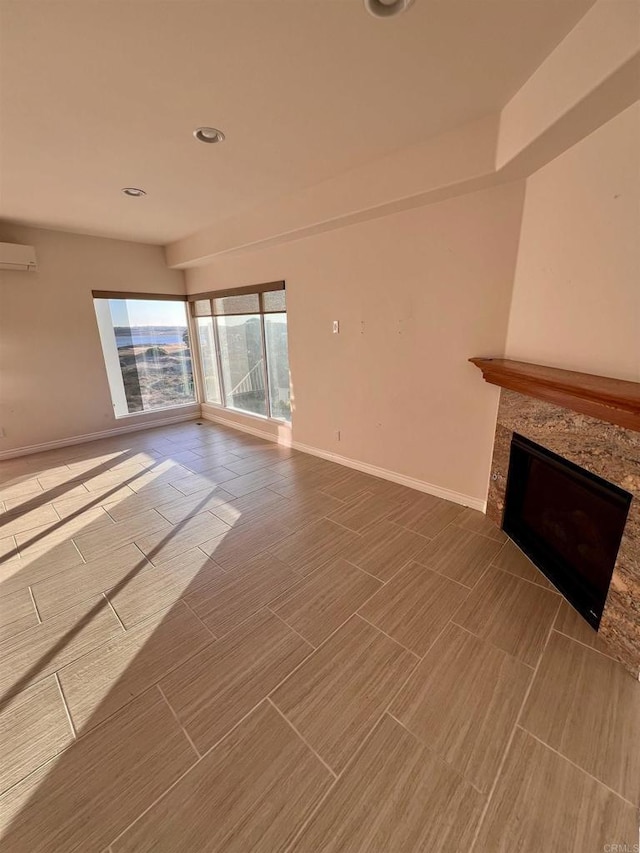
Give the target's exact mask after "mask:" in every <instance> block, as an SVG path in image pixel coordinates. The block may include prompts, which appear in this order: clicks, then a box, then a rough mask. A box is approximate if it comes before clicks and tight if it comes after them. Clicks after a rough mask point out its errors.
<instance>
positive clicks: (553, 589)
mask: <svg viewBox="0 0 640 853" xmlns="http://www.w3.org/2000/svg"><path fill="white" fill-rule="evenodd" d="M505 545H506V542H505ZM494 559H495V557H494ZM488 568H490V569H494V570H495V571H496V572H502V574H503V575H509V576H510V577H512V578H517V579H518V580H519V581H524V583H528V584H529V585H530V586H535V587H537V588H538V589H544V590H545V591H546V592H552V593H553V594H554V595H557V596H559V597H560V598H564V596H563V595H562V593H561V592H560V591H559V590H558V589H557V587H555V586H554V585H553V581H550V580H549V578H548V577H547V576H546V575H543V577H544V578H545V580H547V581H549V583H550V584H551V588H549V587H548V586H543V585H542V584H541V583H536V582H535V581H531V580H529V578H523V577H522V575H516V574H515V573H514V572H510V571H509V569H503V568H502V566H496V565H495V563H493V562H492V563H489V566H488ZM541 574H542V572H541Z"/></svg>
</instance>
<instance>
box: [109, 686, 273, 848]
mask: <svg viewBox="0 0 640 853" xmlns="http://www.w3.org/2000/svg"><path fill="white" fill-rule="evenodd" d="M283 680H284V679H283ZM151 689H153V688H151ZM165 701H167V700H165ZM266 701H267V700H266V698H265V699H261V700H260V702H258V703H257V704H256V705H254V706H253V708H251V709H250V710H249V711H247V713H246V714H244V715H243V716H242V717H241V718H240V719H239V720H238V721H237V722H236V723H235V724H234V725H233V726H231V728H230V729H229V731H228V732H225V733H224V734H223V735H222V737H221V738H218V740H217V741H216V742H215V743H214V744H212V745H211V746H210V747H209V749H207V750H206V752H203V753H202V754H201V756H200V758H198V759H197V760H196V761H195V762H194V763H193V764H192V765H191V766H190V767H188V768H187V769H186V770H185V771H184V773H182V774H181V775H180V776H178V778H177V779H174V781H173V782H172V783H171V784H170V785H169V787H168V788H166V789H165V790H164V791H163V792H162V793H161V794H159V795H158V796H157V797H156V798H155V800H154V801H153V802H152V803H150V804H149V805H148V806H147V807H146V808H145V809H143V810H142V811H141V812H140V814H139V815H137V816H136V817H135V818H134V819H133V820H132V821H131V823H130V824H129V825H128V826H126V827H125V828H124V829H123V830H122V832H120V833H118V835H116V837H115V838H112V839H111V844H110V846H112V845H113V844H115V842H116V841H118V839H120V838H122V836H123V835H124V834H125V833H126V832H128V831H129V830H130V829H131V827H132V826H134V825H135V824H136V823H137V822H138V821H139V820H140V819H141V818H143V817H144V816H145V815H146V814H147V812H149V811H151V809H152V808H154V806H156V805H157V804H158V803H159V802H160V801H161V800H163V799H164V798H165V797H166V796H167V795H168V794H169V793H170V792H171V791H172V790H173V789H174V788H175V787H176V785H179V784H180V782H182V780H183V779H184V778H185V777H186V776H188V775H189V773H191V771H192V770H193V769H194V768H195V767H197V766H198V764H200V762H201V761H203V760H204V759H205V758H206V757H207V756H208V755H209V753H210V752H212V751H213V750H214V749H216V748H217V747H218V746H220V744H221V743H222V741H223V740H225V739H226V738H228V737H229V735H231V733H232V732H234V731H235V730H236V729H237V728H238V726H239V725H240V724H241V723H243V722H244V721H245V720H246V719H247V717H249V716H250V715H251V714H253V712H254V711H255V710H256V708H257V707H258V705H261V704H262V703H263V702H266ZM101 725H102V724H101Z"/></svg>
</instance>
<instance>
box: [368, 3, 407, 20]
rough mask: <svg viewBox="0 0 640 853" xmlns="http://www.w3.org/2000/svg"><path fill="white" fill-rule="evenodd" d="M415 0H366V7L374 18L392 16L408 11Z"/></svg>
mask: <svg viewBox="0 0 640 853" xmlns="http://www.w3.org/2000/svg"><path fill="white" fill-rule="evenodd" d="M413 2H414V0H364V8H365V9H366V10H367V12H368V13H369V14H370V15H373V17H374V18H391V17H392V16H393V15H400V14H401V13H402V12H406V11H407V9H408V8H409V6H411V5H413Z"/></svg>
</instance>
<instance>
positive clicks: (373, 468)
mask: <svg viewBox="0 0 640 853" xmlns="http://www.w3.org/2000/svg"><path fill="white" fill-rule="evenodd" d="M202 417H203V419H205V420H208V421H214V422H215V423H220V424H225V425H226V426H230V427H232V428H233V429H238V430H240V431H241V432H248V433H249V434H250V435H255V436H257V437H258V438H264V439H266V440H267V441H274V442H277V443H278V444H282V445H284V446H287V447H288V446H290V447H293V449H294V450H299V451H301V452H302V453H308V454H309V455H311V456H319V457H320V458H321V459H326V460H327V461H328V462H336V463H337V464H338V465H344V466H345V467H346V468H353V469H354V470H356V471H362V473H363V474H371V475H372V476H373V477H380V479H382V480H389V481H390V482H392V483H398V485H400V486H407V487H408V488H410V489H415V490H416V491H418V492H425V493H426V494H428V495H434V496H435V497H437V498H444V500H447V501H451V502H452V503H456V504H460V505H461V506H468V507H471V508H472V509H477V510H480V512H486V510H487V502H486V500H482V499H481V498H474V497H471V495H465V494H462V493H461V492H454V491H452V490H451V489H446V488H445V487H444V486H436V485H434V484H433V483H427V482H425V481H424V480H416V479H415V477H407V476H406V475H405V474H398V473H396V472H395V471H390V470H389V469H388V468H379V467H378V466H377V465H370V464H369V463H368V462H360V461H359V460H358V459H350V458H349V457H348V456H340V455H339V454H338V453H331V452H330V451H328V450H320V448H319V447H312V446H311V445H309V444H302V443H301V442H299V441H290V440H289V439H288V437H287V440H280V439H279V437H278V436H277V435H273V434H272V433H269V432H265V431H264V430H261V429H258V428H257V427H252V426H248V425H246V424H240V423H237V422H236V421H231V420H229V419H227V418H224V417H220V416H218V415H213V414H211V413H210V412H208V411H205V409H204V408H203V410H202Z"/></svg>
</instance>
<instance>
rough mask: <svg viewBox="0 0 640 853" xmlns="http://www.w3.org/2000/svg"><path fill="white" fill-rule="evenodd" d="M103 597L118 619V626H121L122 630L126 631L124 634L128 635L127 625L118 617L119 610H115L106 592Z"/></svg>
mask: <svg viewBox="0 0 640 853" xmlns="http://www.w3.org/2000/svg"><path fill="white" fill-rule="evenodd" d="M102 597H103V598H104V600H105V601H106V602H107V604H108V605H109V608H110V609H111V612H112V613H113V615H114V616H115V617H116V619H117V620H118V625H120V627H121V628H122V630H123V631H124V633H125V634H126V633H127V629H126V628H125V625H124V622H123V621H122V619H121V618H120V617H119V616H118V612H117V610H116V609H115V607H114V606H113V603H112V602H111V599H110V598H109V596H108V595H107V593H106V592H103V593H102Z"/></svg>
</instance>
